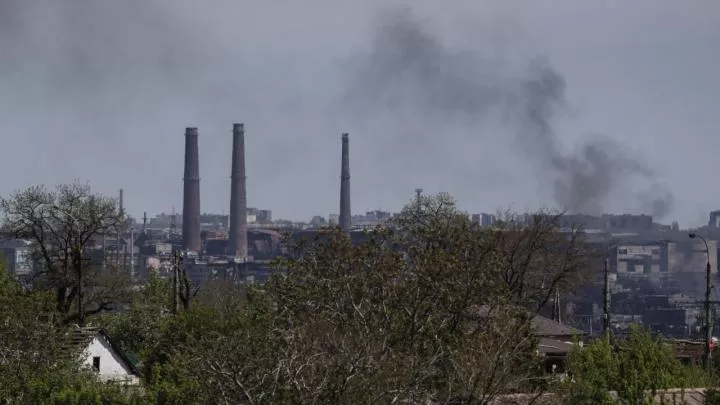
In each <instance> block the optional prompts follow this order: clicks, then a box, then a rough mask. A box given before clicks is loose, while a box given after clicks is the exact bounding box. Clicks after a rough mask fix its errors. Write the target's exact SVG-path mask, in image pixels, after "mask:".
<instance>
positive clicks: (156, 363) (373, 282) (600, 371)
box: [0, 185, 708, 405]
mask: <svg viewBox="0 0 720 405" xmlns="http://www.w3.org/2000/svg"><path fill="white" fill-rule="evenodd" d="M83 187H84V186H78V185H72V186H66V187H61V188H60V189H58V190H59V191H57V192H55V193H48V192H46V191H44V190H43V189H39V188H38V189H35V188H33V189H30V190H27V191H25V192H22V193H19V194H17V195H16V196H14V197H13V198H11V199H9V200H3V201H2V202H1V205H0V207H1V208H2V209H3V211H4V212H5V213H6V215H7V218H8V219H7V220H6V223H5V226H6V229H11V230H14V231H13V235H25V236H26V237H30V238H31V240H33V241H34V242H35V245H34V246H35V247H36V249H37V251H36V254H38V256H37V257H38V259H40V261H39V262H40V263H43V267H42V270H43V272H42V274H43V276H42V277H41V280H42V281H37V282H36V283H34V284H33V285H32V288H29V289H26V288H23V286H21V285H19V284H18V283H17V282H15V281H14V280H13V279H11V278H10V277H8V275H7V274H6V273H4V272H0V275H2V277H0V305H2V306H1V307H0V333H2V335H3V345H2V347H0V353H2V357H0V381H3V384H2V385H0V402H2V401H3V400H4V401H5V402H7V403H51V404H86V403H87V404H95V403H119V404H150V403H158V404H178V405H180V404H198V403H200V404H205V403H209V404H214V403H219V404H230V403H232V404H257V405H260V404H306V403H332V404H350V403H352V404H376V403H408V404H412V403H418V404H419V403H423V404H424V403H437V404H445V403H456V404H468V405H470V404H489V403H493V401H495V400H497V399H498V398H500V397H501V396H503V395H504V394H514V393H527V394H529V395H530V396H531V397H535V396H537V395H540V394H542V393H544V392H547V391H552V392H554V393H555V394H558V395H559V394H562V395H563V396H564V397H566V398H568V401H569V403H577V404H582V403H610V402H611V401H613V400H619V401H621V403H643V401H646V400H647V399H648V396H647V394H646V392H647V391H648V390H650V391H652V390H653V389H660V388H664V387H690V386H693V385H697V384H704V383H706V382H708V381H707V380H706V376H705V375H704V374H702V373H701V372H700V371H699V370H696V369H692V368H687V367H684V366H682V365H680V364H679V363H678V362H677V361H676V360H675V359H674V356H673V353H672V350H671V349H670V348H668V347H667V346H666V345H665V344H664V343H663V342H662V340H660V339H659V338H654V337H652V336H650V334H649V333H648V332H647V331H643V330H636V331H634V332H633V334H632V335H631V337H630V339H628V340H627V341H623V342H616V343H615V344H614V345H610V344H609V343H607V342H605V341H598V342H596V343H592V344H590V345H586V346H585V347H584V348H583V349H578V350H577V351H576V352H574V353H573V354H572V356H571V361H570V365H569V367H570V368H569V371H570V377H569V378H567V379H565V381H564V382H562V383H561V382H560V381H559V379H557V378H556V376H547V375H545V374H544V372H543V369H542V366H541V363H542V359H541V358H540V356H538V352H537V350H536V348H537V342H536V341H535V339H534V338H533V334H532V325H531V318H532V317H533V316H534V315H535V314H537V313H538V312H541V311H543V310H544V309H545V307H546V306H547V305H548V302H549V300H550V298H551V297H552V295H553V294H554V293H555V291H556V290H558V289H561V290H563V291H567V290H571V289H572V288H573V286H574V285H575V284H576V283H577V282H578V281H579V280H580V279H581V278H582V277H584V276H585V274H584V271H586V269H588V267H589V265H588V260H589V257H590V252H589V251H588V250H587V247H586V244H585V242H584V240H583V236H582V233H581V232H578V231H574V230H571V231H570V232H565V233H562V234H561V233H560V232H559V229H558V222H559V221H558V219H559V217H558V216H556V215H551V214H550V213H540V214H538V215H534V216H528V217H516V216H512V215H506V216H504V217H503V218H502V221H501V222H500V223H499V224H498V226H496V227H494V228H493V229H481V228H480V227H479V226H478V225H477V224H474V223H472V222H471V221H470V220H469V219H468V216H467V215H465V214H464V213H462V212H460V211H459V210H458V209H457V208H456V206H455V203H454V201H453V200H452V199H451V198H450V197H449V196H447V195H438V196H431V197H422V198H421V199H419V200H417V201H413V203H411V204H409V205H408V206H407V207H405V209H404V210H403V211H402V213H401V214H400V215H399V216H398V217H397V218H395V219H394V220H393V223H392V224H390V225H391V226H388V227H382V228H377V229H375V230H373V231H370V232H368V235H367V240H366V241H365V242H363V243H359V244H352V243H350V240H349V238H348V236H347V235H346V234H344V233H342V232H340V231H339V230H334V229H328V230H327V231H326V232H325V233H324V234H323V235H321V236H320V237H318V238H317V239H316V240H311V241H300V242H298V243H296V244H293V245H290V246H289V248H290V249H289V252H290V254H289V255H288V256H287V257H285V258H283V259H281V260H279V261H278V263H277V266H278V267H279V268H281V269H282V270H283V271H282V272H278V273H277V274H276V275H275V276H274V277H273V278H272V279H271V280H270V281H269V282H268V283H267V284H266V285H265V286H263V287H262V288H257V287H253V286H246V287H244V288H240V287H239V286H237V285H233V284H230V283H226V282H217V283H214V284H211V285H208V286H204V287H203V289H202V290H200V291H198V292H197V294H196V295H194V296H193V297H192V305H189V301H188V305H184V304H183V305H181V306H179V308H177V310H176V306H175V305H174V304H173V288H172V284H171V283H170V282H168V281H167V280H163V279H160V278H158V277H154V276H151V277H150V279H149V281H148V282H147V283H145V284H144V286H143V288H142V289H140V290H138V291H134V292H133V293H132V294H130V295H127V294H128V292H127V291H129V289H127V288H125V287H121V288H117V290H118V291H120V292H121V293H122V295H121V296H111V295H109V294H108V295H102V294H92V296H93V297H98V296H102V297H103V299H97V300H95V299H94V300H90V299H89V298H88V301H87V304H88V309H89V310H88V312H87V314H88V321H89V322H90V323H93V324H95V325H100V326H102V327H103V328H105V329H106V330H107V331H108V333H109V334H110V336H111V338H112V339H113V341H115V342H116V343H117V344H118V345H119V346H120V347H121V348H122V349H123V350H125V351H127V352H132V353H134V354H136V355H137V356H138V357H139V359H140V362H141V369H142V372H143V383H144V384H143V390H142V395H140V394H141V393H140V392H127V391H124V390H122V389H120V388H118V387H115V386H112V385H107V384H103V383H100V382H98V381H97V380H95V379H94V378H93V376H92V374H90V373H88V372H87V371H84V370H83V369H82V367H80V365H79V364H78V363H77V358H78V356H77V353H70V352H68V351H67V350H66V349H65V348H66V347H67V345H66V344H65V342H66V340H65V339H67V336H68V333H69V331H70V326H68V325H69V324H70V322H71V321H72V320H73V311H72V310H71V308H72V298H73V297H75V298H76V297H77V295H73V293H72V291H74V290H75V289H76V288H77V285H78V284H77V283H76V282H75V281H73V280H76V279H77V275H78V274H79V273H78V272H77V271H80V273H82V274H83V275H85V274H90V273H91V271H90V270H87V269H88V268H90V267H91V266H74V265H73V263H77V262H73V261H72V260H73V257H75V256H73V255H74V254H76V253H77V252H80V253H82V252H83V251H84V248H85V246H86V245H85V244H86V243H87V241H88V240H89V239H87V238H86V237H87V235H97V234H98V233H100V234H102V232H107V231H108V229H110V228H108V227H109V226H114V225H113V224H115V223H116V221H117V220H118V219H119V217H117V216H116V214H117V213H116V212H115V211H113V210H112V209H110V205H109V203H110V201H106V200H104V199H102V198H101V197H98V196H94V195H93V194H91V193H90V191H89V189H88V188H83ZM76 195H82V196H85V197H82V198H80V199H79V200H76V199H74V198H71V196H76ZM46 201H50V202H46ZM29 207H34V208H32V209H30V208H29ZM42 207H52V209H53V210H55V211H54V212H53V213H47V212H46V213H43V209H45V208H42ZM68 207H70V208H68ZM73 207H74V208H73ZM103 207H104V208H105V210H103V209H102V208H103ZM48 209H49V208H48ZM68 209H75V210H78V213H77V215H76V214H74V213H73V214H72V217H70V216H69V215H66V216H63V215H64V214H61V213H63V212H65V211H66V210H68ZM71 212H72V211H71ZM68 218H76V219H75V220H71V219H68ZM81 218H86V219H83V220H82V221H81V220H80V219H81ZM92 218H95V219H92ZM33 221H34V222H33ZM89 224H95V225H94V226H90V225H89ZM60 225H62V226H60ZM85 225H87V227H85ZM48 231H50V233H51V234H52V232H55V233H56V234H57V235H65V236H64V237H65V239H63V240H62V241H61V240H60V239H61V238H60V237H59V236H57V235H55V236H52V238H51V237H49V236H46V235H48ZM33 235H35V236H33ZM83 235H84V236H83ZM33 237H34V238H35V239H32V238H33ZM53 238H55V239H53ZM288 243H290V242H288ZM44 252H46V253H44ZM73 252H74V253H73ZM100 275H104V274H98V276H100ZM92 289H93V290H94V291H98V292H99V291H103V288H101V286H100V285H99V284H95V285H93V288H92ZM75 294H77V293H75ZM188 297H189V296H188ZM105 298H107V300H105ZM68 302H70V304H68ZM83 302H86V301H83ZM103 302H111V303H113V304H117V303H119V302H120V303H123V302H126V303H130V305H126V306H123V307H122V308H123V310H121V311H110V312H108V311H104V310H103V309H107V308H109V307H110V305H109V304H108V305H105V306H104V305H103ZM10 303H13V305H12V306H11V305H10ZM11 308H12V309H11ZM14 315H18V316H17V317H15V316H14ZM5 342H7V344H5ZM5 381H7V384H6V383H5ZM610 391H615V392H616V393H617V395H615V396H614V397H613V396H611V395H610ZM103 401H104V402H103Z"/></svg>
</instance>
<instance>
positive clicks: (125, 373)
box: [84, 336, 140, 384]
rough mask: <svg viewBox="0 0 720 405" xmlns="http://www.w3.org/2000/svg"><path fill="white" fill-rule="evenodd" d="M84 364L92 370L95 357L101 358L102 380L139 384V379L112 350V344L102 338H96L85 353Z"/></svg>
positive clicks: (100, 374)
mask: <svg viewBox="0 0 720 405" xmlns="http://www.w3.org/2000/svg"><path fill="white" fill-rule="evenodd" d="M85 355H86V357H85V361H84V364H85V365H86V366H87V367H88V368H90V369H92V367H93V357H100V373H99V376H100V379H101V380H103V381H108V380H112V381H125V382H127V383H130V384H138V383H139V382H140V380H139V378H138V377H137V376H136V375H134V374H133V372H132V371H131V370H130V369H128V367H127V366H126V365H125V363H124V362H123V361H122V359H121V358H120V356H118V355H117V354H116V353H115V351H114V350H113V349H112V347H111V346H110V344H109V343H108V342H107V341H106V340H105V339H104V338H102V337H100V336H95V338H93V340H92V342H90V345H89V346H88V348H87V349H86V351H85Z"/></svg>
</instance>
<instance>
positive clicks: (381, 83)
mask: <svg viewBox="0 0 720 405" xmlns="http://www.w3.org/2000/svg"><path fill="white" fill-rule="evenodd" d="M524 65H525V66H524V67H523V68H521V69H520V70H519V71H518V70H515V71H514V70H513V69H512V68H509V67H508V66H506V65H504V64H503V62H502V61H497V60H492V59H487V58H485V55H484V54H483V52H482V51H481V50H474V51H470V50H467V49H465V50H463V51H456V50H453V49H451V48H450V47H449V46H446V45H444V44H443V42H442V40H441V38H439V37H438V36H436V35H434V34H433V33H432V32H431V31H430V30H429V29H428V28H427V27H426V26H425V25H424V24H422V23H421V22H420V21H419V20H418V19H417V18H415V16H414V15H413V14H412V13H411V12H410V11H409V10H408V9H399V10H393V11H392V12H389V13H386V14H383V15H382V16H381V17H380V18H379V23H378V26H377V31H376V39H375V41H374V43H373V47H372V50H371V52H370V53H369V54H368V55H367V56H366V58H365V59H364V60H363V61H362V63H361V67H360V68H359V69H358V70H357V76H356V77H355V78H354V79H355V81H354V82H353V83H352V85H351V86H350V91H349V94H351V97H350V102H351V103H353V105H354V106H356V107H361V108H365V109H369V110H376V111H377V110H379V109H389V110H392V111H394V112H396V113H398V114H400V113H405V112H408V111H411V112H414V113H416V114H415V116H424V117H433V118H440V119H445V120H448V121H449V120H453V119H454V118H457V117H458V116H462V117H465V118H467V117H474V118H475V119H477V120H482V119H483V118H485V117H486V116H488V115H489V114H491V113H500V114H501V115H502V116H503V117H504V124H505V125H504V126H505V129H506V131H505V132H506V133H508V132H510V133H512V134H513V135H514V136H515V138H516V142H518V144H519V146H520V147H521V149H522V150H523V152H524V153H525V154H526V155H527V156H528V157H530V158H531V159H533V160H534V161H535V163H536V165H537V167H538V168H539V169H540V170H535V171H534V172H535V173H537V174H536V175H537V176H538V180H539V181H541V182H548V181H549V183H550V184H551V185H552V187H553V189H554V193H553V195H554V199H555V201H556V203H557V204H558V205H559V206H560V208H562V209H565V210H568V211H570V212H577V213H588V214H598V213H601V212H604V211H605V210H606V209H607V207H608V206H609V203H610V202H611V200H612V199H613V198H617V197H618V193H621V192H623V191H624V190H625V188H627V187H633V186H636V185H637V184H641V185H642V186H641V188H640V189H641V190H644V191H641V192H636V193H635V195H634V197H635V199H636V201H637V204H636V206H634V207H629V208H633V209H636V210H643V212H651V213H652V215H654V216H655V217H657V218H662V217H664V216H666V215H667V214H668V213H669V212H670V210H671V209H672V203H673V196H672V194H671V193H670V192H669V191H667V190H665V189H664V188H662V187H661V186H660V185H659V184H657V181H656V178H655V176H654V173H653V171H652V170H651V169H650V168H649V167H647V165H645V164H643V163H642V162H641V161H640V160H639V159H637V158H636V157H634V156H633V154H632V153H631V152H630V151H628V149H627V148H625V147H623V145H621V144H619V143H617V142H615V141H613V140H611V139H609V138H603V137H594V138H592V139H590V140H587V141H585V142H584V143H583V144H582V145H581V146H580V147H579V148H578V150H577V151H576V152H575V153H567V152H565V151H564V150H563V148H562V145H561V142H560V141H559V138H558V135H557V133H556V130H555V124H556V123H555V121H556V120H557V119H558V118H559V116H560V115H561V114H562V113H563V112H564V111H565V109H566V107H567V105H568V101H567V100H566V98H565V90H566V83H565V79H564V78H563V76H562V74H561V73H559V72H558V71H557V70H555V69H554V68H553V66H552V65H551V63H550V62H549V61H548V60H547V59H544V58H538V59H531V60H529V61H525V62H524ZM477 122H478V121H475V123H477ZM479 132H480V131H479V130H477V133H478V134H479ZM499 136H502V134H499ZM648 185H649V186H648Z"/></svg>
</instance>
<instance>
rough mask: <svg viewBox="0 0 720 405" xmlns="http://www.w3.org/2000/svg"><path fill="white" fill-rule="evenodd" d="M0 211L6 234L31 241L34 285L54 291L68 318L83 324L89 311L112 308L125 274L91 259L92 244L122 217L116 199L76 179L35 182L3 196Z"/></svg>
mask: <svg viewBox="0 0 720 405" xmlns="http://www.w3.org/2000/svg"><path fill="white" fill-rule="evenodd" d="M0 211H1V212H2V213H3V214H4V218H3V223H2V230H3V231H4V232H5V233H6V234H8V235H11V236H12V237H15V238H20V239H27V240H29V241H31V242H32V243H31V248H32V257H33V259H34V262H35V263H36V264H37V266H38V271H37V272H36V274H35V280H34V281H35V283H34V285H35V287H38V288H41V289H48V290H53V291H54V292H55V297H56V307H57V310H58V312H59V313H60V314H62V315H63V322H65V323H70V322H74V321H77V322H79V323H80V324H83V323H84V321H85V317H86V316H87V315H92V314H96V313H100V312H102V311H105V310H108V309H110V308H111V307H112V305H113V304H114V303H115V302H116V301H117V300H118V298H120V296H122V295H123V294H124V288H123V287H124V284H126V282H127V276H126V275H125V274H123V273H120V272H117V271H116V272H115V274H113V276H112V277H107V274H103V273H101V272H100V271H99V269H98V268H97V267H99V266H95V267H94V268H93V266H91V264H92V263H88V258H89V256H90V254H89V253H90V252H89V248H90V246H89V243H90V242H91V241H92V240H93V239H94V238H96V237H99V236H101V235H106V234H108V233H109V232H110V231H111V230H113V229H116V227H117V226H119V225H120V223H121V221H122V214H121V213H120V212H119V210H118V207H117V204H116V203H115V201H114V200H113V199H111V198H106V197H103V196H101V195H98V194H94V193H92V191H91V189H90V186H89V185H86V184H80V183H77V182H75V183H72V184H69V185H61V186H58V187H57V188H56V189H55V190H54V191H49V190H47V189H46V188H45V187H42V186H34V187H29V188H27V189H25V190H22V191H18V192H16V193H14V194H13V195H11V196H10V197H9V198H3V199H0ZM87 291H89V292H90V293H89V294H88V293H86V292H87ZM73 304H75V305H76V306H75V310H76V311H75V313H71V312H72V310H73Z"/></svg>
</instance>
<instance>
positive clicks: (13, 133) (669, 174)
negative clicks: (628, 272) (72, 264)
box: [0, 0, 720, 226]
mask: <svg viewBox="0 0 720 405" xmlns="http://www.w3.org/2000/svg"><path fill="white" fill-rule="evenodd" d="M509 3H512V4H509ZM403 4H412V10H410V11H408V10H407V9H404V10H403V11H398V8H397V6H400V5H403ZM397 27H400V28H402V30H400V31H401V32H400V33H399V34H398V30H397V29H396V28H397ZM408 32H410V33H409V34H408ZM413 35H414V36H413ZM409 36H410V37H412V38H409ZM418 38H420V39H422V40H421V41H418V40H417V39H418ZM719 43H720V2H717V1H716V0H683V1H676V0H662V1H661V0H633V1H621V0H613V1H609V0H605V1H599V0H598V1H576V0H553V1H552V2H537V1H531V0H525V1H521V0H516V1H512V2H510V1H507V0H503V1H501V0H495V1H489V0H488V1H479V0H473V1H470V0H468V1H465V0H456V1H452V0H449V1H444V2H438V1H430V0H416V1H413V2H407V3H402V2H399V1H392V0H382V1H381V0H371V1H362V2H361V1H350V0H305V1H289V0H285V1H282V0H274V1H263V2H260V1H257V2H251V1H238V0H233V1H231V0H214V1H213V0H210V1H207V2H197V1H190V0H126V1H110V0H106V1H90V0H84V1H81V0H0V122H2V124H3V135H2V141H3V146H2V149H3V152H4V153H3V154H2V158H0V169H1V170H2V173H3V175H2V176H1V177H0V193H1V194H3V195H5V194H7V193H9V192H11V191H12V190H14V189H17V188H21V187H25V186H28V185H32V184H48V185H53V184H56V183H60V182H70V181H72V180H73V179H74V178H79V179H81V180H87V181H89V182H90V183H91V184H92V186H93V187H94V188H95V189H96V190H97V191H100V192H103V193H107V194H112V195H115V194H116V193H117V189H119V188H124V189H125V205H126V207H127V208H128V210H129V211H130V213H131V214H133V215H136V216H139V215H142V211H143V210H147V211H148V212H149V213H151V214H154V213H159V212H161V211H165V212H169V211H170V209H171V208H172V207H173V206H175V208H176V210H177V211H178V212H181V208H182V207H181V200H182V181H181V177H182V157H183V146H184V143H183V134H184V128H185V127H186V126H198V127H199V129H200V175H201V178H202V180H201V189H202V197H201V206H202V211H206V212H218V213H219V212H227V210H228V205H229V192H230V185H229V181H230V180H229V173H230V146H231V143H232V142H231V129H232V123H233V122H244V123H245V125H246V130H247V133H246V150H247V174H248V199H249V201H248V202H249V205H250V206H256V207H259V208H267V209H272V210H273V211H274V215H275V217H283V218H292V219H309V218H310V217H311V216H312V215H315V214H320V215H323V216H325V215H327V214H328V213H329V212H336V211H337V209H338V205H339V199H338V191H339V183H340V179H339V174H340V173H339V167H340V133H341V132H345V131H347V132H350V134H351V135H350V158H351V175H352V207H353V211H354V212H356V213H358V212H364V211H366V210H370V209H378V208H379V209H385V210H391V211H395V210H397V209H399V208H400V206H401V205H402V204H404V203H405V202H407V201H408V200H409V199H410V198H412V196H413V189H414V188H415V187H418V186H420V187H423V188H424V189H425V190H426V191H428V192H437V191H446V192H449V193H451V194H452V195H453V196H455V197H456V198H457V199H458V200H459V204H460V206H461V208H463V209H466V210H468V211H471V212H493V211H495V210H496V209H498V208H508V207H510V208H513V209H515V210H524V209H538V208H541V207H557V206H558V205H559V204H560V205H562V204H563V201H574V203H575V204H582V205H581V206H582V207H588V208H587V209H588V210H590V209H602V210H605V211H611V212H639V211H642V210H645V211H647V212H650V211H652V208H653V207H656V208H658V206H657V205H653V204H654V202H655V201H657V200H658V199H662V200H663V204H665V203H667V206H666V205H663V206H662V207H661V208H662V209H661V210H660V211H665V212H667V215H666V217H665V218H664V222H670V221H671V220H673V219H677V220H679V221H680V223H681V226H692V225H699V224H702V223H705V222H706V221H707V219H706V218H707V212H708V211H709V210H712V209H717V208H720V203H717V201H718V200H719V199H720V188H718V187H714V182H713V180H714V179H715V177H716V176H714V173H715V172H716V171H717V164H716V155H717V151H718V150H720V136H717V131H716V130H715V131H713V130H714V129H715V128H717V127H718V117H720V103H718V100H717V93H718V89H720V79H719V76H718V74H717V72H718V71H720V66H719V62H720V53H718V49H720V45H719ZM383 55H384V56H383ZM398 55H401V56H402V57H401V56H398ZM403 55H404V56H403ZM418 55H420V56H418ZM538 61H540V62H538ZM537 66H544V68H543V69H545V70H544V71H545V72H547V73H552V75H551V76H552V77H556V78H557V79H558V81H557V82H556V83H557V85H558V86H557V87H556V88H555V90H558V92H557V93H556V92H552V94H549V93H548V91H546V90H547V89H545V87H543V88H542V90H543V91H542V92H540V93H541V95H542V96H543V97H545V98H542V99H541V102H542V103H540V104H539V105H540V107H539V108H540V110H538V109H537V108H536V107H535V106H536V104H534V103H535V99H534V98H532V99H531V101H532V102H530V101H528V97H530V96H528V93H527V91H526V90H527V89H528V88H529V87H528V86H527V85H528V84H529V83H530V84H532V83H535V84H537V83H540V84H544V83H547V82H546V81H544V80H545V79H546V78H547V77H546V76H543V75H541V74H540V73H538V72H540V71H539V70H537V69H535V67H537ZM533 69H535V70H533ZM548 77H549V76H548ZM536 82H537V83H536ZM540 93H534V94H540ZM555 96H556V97H555ZM538 111H541V112H542V113H543V114H541V115H542V116H543V117H544V118H543V120H542V125H541V124H538V122H537V120H536V119H535V118H536V116H537V114H538ZM712 124H714V125H712ZM541 132H542V134H540V133H541ZM545 132H547V134H545ZM528 134H531V135H528ZM533 134H535V135H533ZM537 134H539V135H537ZM542 137H544V138H542ZM597 139H600V140H601V141H596V140H597ZM588 145H589V146H591V148H588ZM597 145H601V146H600V149H598V148H597V147H596V146H597ZM602 145H604V146H602ZM608 145H609V146H608ZM606 146H607V147H606ZM588 150H592V151H595V152H597V151H598V150H599V151H600V152H602V153H601V155H602V156H604V157H603V160H602V162H603V164H604V166H594V171H593V170H591V172H588V173H586V172H582V171H583V170H586V169H587V167H588V166H587V162H589V161H591V158H592V156H590V155H587V154H586V152H587V151H588ZM584 153H585V154H584ZM596 155H597V153H596ZM596 155H593V156H596ZM589 156H590V157H589ZM602 156H601V157H602ZM596 157H597V156H596ZM558 159H560V160H561V162H559V161H558ZM592 161H594V160H592ZM569 167H572V168H575V169H577V171H579V172H582V173H580V174H581V175H579V176H576V174H577V173H576V172H575V171H573V172H572V173H569V172H568V170H571V169H569ZM598 168H600V170H598ZM575 169H572V170H575ZM590 169H592V167H591V168H590ZM590 169H588V170H590ZM579 172H578V173H579ZM601 177H602V178H601ZM578 179H580V180H583V181H584V180H588V179H589V180H588V181H590V180H592V181H594V182H595V183H593V184H600V185H601V186H598V187H599V188H597V189H595V188H593V189H592V190H595V191H592V190H591V192H588V189H587V187H585V186H582V187H580V186H579V185H578V184H575V183H576V182H577V181H579V180H578ZM558 182H560V183H563V184H560V185H558V184H559V183H558ZM573 184H574V186H573ZM568 185H570V186H573V187H577V189H578V190H580V191H578V193H580V192H583V193H585V194H583V196H584V197H582V198H580V197H578V198H580V200H578V198H569V197H567V196H566V197H558V193H561V192H562V190H565V191H567V190H566V188H567V186H568ZM560 186H562V187H560ZM563 187H565V188H563ZM583 187H585V188H583ZM597 190H600V191H597ZM651 194H652V196H651V197H649V195H651ZM658 196H659V197H658ZM671 197H672V198H671ZM578 201H580V202H578ZM568 204H569V203H568Z"/></svg>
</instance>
